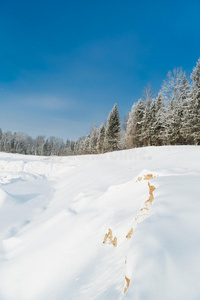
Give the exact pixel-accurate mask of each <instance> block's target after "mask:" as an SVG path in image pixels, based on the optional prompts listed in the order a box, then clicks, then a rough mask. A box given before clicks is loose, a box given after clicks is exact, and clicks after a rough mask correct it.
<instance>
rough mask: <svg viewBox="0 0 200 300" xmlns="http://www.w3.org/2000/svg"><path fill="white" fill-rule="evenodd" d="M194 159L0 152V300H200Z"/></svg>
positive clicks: (180, 150)
mask: <svg viewBox="0 0 200 300" xmlns="http://www.w3.org/2000/svg"><path fill="white" fill-rule="evenodd" d="M199 157H200V148H199V147H197V146H180V147H179V146H175V147H148V148H141V149H134V150H125V151H120V152H114V153H106V154H103V155H93V156H91V155H88V156H77V157H50V158H45V157H32V156H23V155H17V154H13V155H12V154H5V153H0V299H1V300H44V299H48V300H89V299H91V300H93V299H98V300H103V299H104V300H105V299H109V300H116V299H131V300H132V299H135V300H146V299H148V300H151V299H152V300H160V299H162V300H169V299H170V300H177V299H181V300H197V299H200V287H199V284H198V279H199V275H200V257H199V252H200V241H199V238H198V237H199V227H200V219H199V212H200V201H199V194H200V185H199V181H200V160H199ZM103 242H104V243H103Z"/></svg>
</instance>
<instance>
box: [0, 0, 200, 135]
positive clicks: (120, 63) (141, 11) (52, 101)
mask: <svg viewBox="0 0 200 300" xmlns="http://www.w3.org/2000/svg"><path fill="white" fill-rule="evenodd" d="M199 12H200V1H199V0H197V1H194V0H191V1H184V0H182V1H179V0H177V1H176V0H174V1H172V0H171V1H169V0H168V1H165V0H162V1H160V0H158V1H147V0H143V1H138V0H137V1H135V0H132V1H129V0H123V1H122V0H120V1H119V0H112V1H111V0H107V1H104V0H98V1H96V0H90V1H88V0H84V1H80V0H79V1H76V0H65V1H64V0H63V1H61V0H57V1H52V0H34V1H33V0H28V1H27V0H18V1H16V0H0V41H1V47H0V105H1V109H0V120H1V122H0V127H1V128H2V129H3V131H6V130H11V131H12V132H14V131H24V132H26V133H28V134H30V135H31V136H33V137H35V136H37V135H39V134H42V135H45V136H46V137H49V136H53V135H54V136H56V137H62V138H64V139H66V138H70V139H76V138H78V137H81V136H84V135H86V134H87V132H89V131H90V129H91V127H92V125H93V123H94V122H95V123H96V124H97V125H101V123H103V122H104V121H106V119H107V115H108V113H109V111H110V110H111V109H112V107H113V105H114V103H115V102H116V103H117V104H118V107H119V112H120V116H121V119H123V118H124V115H125V114H126V113H127V112H128V111H129V110H130V109H131V106H132V104H133V103H134V102H135V101H137V100H138V98H139V97H140V96H141V94H142V90H143V88H144V87H145V86H147V84H148V83H151V85H152V87H153V89H154V92H155V93H156V92H158V89H159V88H160V85H161V83H162V81H163V80H164V79H165V77H166V74H167V72H168V71H169V70H172V69H173V68H174V67H180V66H182V67H183V69H184V70H185V71H186V72H187V74H188V75H190V73H191V71H192V68H193V67H194V66H195V65H196V62H197V60H198V58H199V56H200V25H199Z"/></svg>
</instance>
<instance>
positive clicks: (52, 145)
mask: <svg viewBox="0 0 200 300" xmlns="http://www.w3.org/2000/svg"><path fill="white" fill-rule="evenodd" d="M199 144H200V59H199V60H198V62H197V64H196V66H195V67H194V69H193V71H192V74H191V75H190V78H188V77H187V75H186V73H185V72H184V71H183V70H182V68H175V69H174V70H173V71H169V72H168V74H167V77H166V79H165V80H164V81H163V83H162V85H161V88H160V90H159V92H158V94H157V95H156V96H155V95H154V94H153V91H152V87H151V85H150V84H149V85H148V86H147V87H146V88H144V91H143V94H142V97H141V98H140V99H139V100H138V102H136V103H133V106H132V108H131V111H130V112H129V113H127V115H126V116H125V118H124V121H121V122H120V115H119V112H118V108H117V104H115V105H114V107H113V109H112V110H111V111H110V113H109V115H108V118H107V121H106V122H105V123H104V124H102V125H101V126H100V128H98V127H97V126H95V125H94V126H93V128H92V129H91V131H90V132H89V133H88V134H87V135H86V136H85V137H82V138H79V139H78V140H76V141H72V140H69V139H67V141H66V142H64V141H63V140H62V139H59V138H56V137H50V138H47V139H46V138H45V137H44V136H42V135H41V136H38V137H37V138H35V139H33V138H32V137H30V136H29V135H27V134H25V133H22V132H15V133H11V132H10V131H7V132H3V131H2V130H1V129H0V151H3V152H9V153H20V154H30V155H44V156H49V155H66V156H67V155H82V154H97V153H98V154H101V153H105V152H109V151H115V150H122V149H130V148H136V147H145V146H162V145H199Z"/></svg>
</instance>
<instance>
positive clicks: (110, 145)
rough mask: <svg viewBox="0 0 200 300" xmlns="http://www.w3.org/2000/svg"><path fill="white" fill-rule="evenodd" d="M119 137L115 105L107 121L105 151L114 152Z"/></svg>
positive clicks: (118, 123)
mask: <svg viewBox="0 0 200 300" xmlns="http://www.w3.org/2000/svg"><path fill="white" fill-rule="evenodd" d="M119 135H120V119H119V112H118V108H117V104H115V105H114V107H113V109H112V110H111V112H110V114H109V116H108V120H107V126H106V135H105V147H106V150H108V151H114V150H117V149H118V142H119Z"/></svg>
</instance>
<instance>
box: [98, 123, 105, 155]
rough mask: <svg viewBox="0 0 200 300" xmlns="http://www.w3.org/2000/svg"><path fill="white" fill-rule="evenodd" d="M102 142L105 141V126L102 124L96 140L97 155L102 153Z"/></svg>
mask: <svg viewBox="0 0 200 300" xmlns="http://www.w3.org/2000/svg"><path fill="white" fill-rule="evenodd" d="M104 140H105V126H104V125H103V124H102V125H101V127H100V130H99V135H98V140H97V151H98V154H101V153H104Z"/></svg>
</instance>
